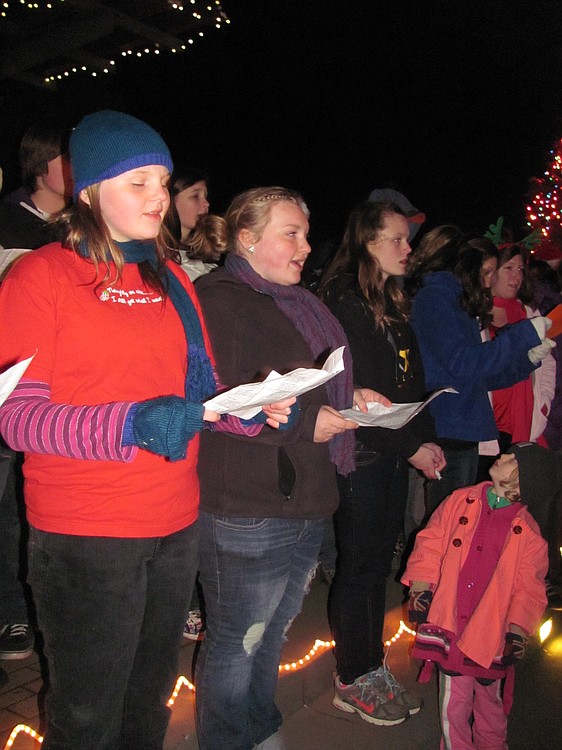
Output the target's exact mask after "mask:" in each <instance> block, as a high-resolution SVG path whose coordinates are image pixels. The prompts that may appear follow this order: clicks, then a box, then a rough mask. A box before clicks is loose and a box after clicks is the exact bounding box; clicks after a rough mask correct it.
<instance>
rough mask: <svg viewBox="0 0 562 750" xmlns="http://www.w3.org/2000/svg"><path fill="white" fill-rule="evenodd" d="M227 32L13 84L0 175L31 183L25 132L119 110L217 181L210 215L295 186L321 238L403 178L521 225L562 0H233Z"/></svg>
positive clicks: (409, 189)
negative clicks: (111, 69) (168, 50)
mask: <svg viewBox="0 0 562 750" xmlns="http://www.w3.org/2000/svg"><path fill="white" fill-rule="evenodd" d="M222 4H223V8H224V10H225V11H226V13H227V14H228V16H229V18H230V19H231V24H230V26H228V27H227V28H226V29H224V30H221V31H215V30H209V31H208V32H207V33H206V35H205V37H204V38H203V39H202V40H200V41H197V42H196V44H194V45H193V47H192V48H190V49H189V50H188V52H187V53H185V54H183V55H181V56H171V55H161V56H160V57H159V58H151V59H147V58H146V59H145V60H142V59H141V60H139V61H135V60H131V61H124V62H123V63H121V62H119V63H118V69H117V72H116V73H115V74H114V75H111V76H104V77H102V78H97V79H92V78H88V77H83V78H78V77H76V78H75V79H74V80H71V81H68V82H66V83H64V84H63V85H62V86H61V87H60V88H59V89H58V91H57V93H55V94H52V93H50V94H48V93H46V92H41V91H39V90H36V89H27V88H25V87H24V86H22V85H21V84H19V85H17V86H16V85H15V84H14V85H13V86H8V87H4V89H3V90H2V93H1V94H0V127H1V132H2V136H3V137H2V139H1V153H0V164H1V165H2V166H3V168H4V180H5V188H12V187H15V186H16V183H17V182H18V175H17V161H16V154H17V146H18V143H19V139H20V137H21V135H22V133H23V131H24V130H25V128H26V127H27V126H28V125H29V124H30V123H31V122H32V121H34V120H35V119H37V118H38V117H41V116H43V115H45V114H49V113H51V112H52V111H56V112H58V113H60V115H61V117H65V118H67V119H69V120H70V121H71V122H73V123H75V122H76V121H77V120H78V119H79V118H80V117H81V116H82V115H83V114H85V113H86V112H88V111H93V110H95V109H99V108H103V107H113V108H116V109H122V110H125V111H127V112H130V113H131V114H134V115H136V116H138V117H141V118H143V119H146V120H147V121H148V122H150V123H151V124H152V125H153V126H154V127H156V128H157V129H159V130H160V131H161V132H162V134H163V135H164V137H165V138H166V140H167V142H168V143H169V145H170V148H171V150H172V154H173V156H174V159H175V160H176V161H184V160H188V161H191V162H194V163H196V164H198V165H203V166H205V167H206V168H207V169H208V171H209V172H210V174H211V209H212V210H215V211H219V212H220V211H222V210H223V209H224V208H225V207H226V205H227V204H228V201H229V200H230V198H231V197H232V196H233V195H234V194H235V193H236V192H237V191H240V190H242V189H245V188H247V187H250V186H253V185H265V184H281V185H286V186H288V187H292V188H295V189H298V190H300V191H301V192H302V193H303V194H304V196H305V199H306V200H307V202H308V204H309V206H310V209H311V212H312V219H311V226H312V237H313V239H314V240H315V241H316V242H320V240H322V239H324V238H327V237H332V236H333V237H338V236H339V235H340V234H341V231H342V228H343V224H344V221H345V218H346V215H347V213H348V212H349V210H350V209H351V208H352V206H353V205H354V204H355V203H356V202H358V201H359V200H362V199H364V198H366V197H367V196H368V194H369V192H370V191H371V190H372V189H373V188H375V187H382V186H386V185H388V184H393V185H394V186H396V187H398V188H399V189H401V190H402V192H404V193H405V194H406V195H407V196H408V197H409V198H410V200H411V201H412V203H414V205H415V206H417V207H418V208H420V209H422V210H424V211H425V212H426V214H427V217H428V221H427V224H426V228H429V227H430V226H434V225H436V224H439V223H443V222H454V223H458V224H460V225H461V226H462V227H464V228H466V229H467V230H475V231H480V230H481V231H484V230H485V229H486V228H487V226H488V224H489V223H490V222H492V221H494V222H495V220H496V219H497V218H498V216H500V215H504V216H505V217H506V224H508V225H510V226H512V227H513V229H514V231H515V233H516V236H520V235H521V233H523V232H525V231H526V228H525V225H524V207H525V198H524V195H525V193H526V191H527V189H528V180H529V178H530V177H531V176H533V175H540V174H542V172H543V171H544V168H545V165H546V160H547V157H548V152H549V149H550V147H551V146H552V143H553V142H554V140H555V139H557V138H560V137H562V3H561V2H559V0H533V2H532V3H531V2H526V3H518V2H516V0H510V1H507V0H488V1H487V2H482V1H481V0H473V1H472V2H471V1H470V0H447V1H446V0H434V1H432V0H403V1H399V0H386V1H385V2H381V1H379V0H359V1H358V2H354V1H353V0H340V2H327V3H324V2H320V1H316V0H224V1H223V3H222Z"/></svg>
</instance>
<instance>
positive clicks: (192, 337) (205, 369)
mask: <svg viewBox="0 0 562 750" xmlns="http://www.w3.org/2000/svg"><path fill="white" fill-rule="evenodd" d="M115 244H116V245H117V247H118V248H119V250H121V252H122V253H123V258H124V260H125V263H142V262H143V261H146V260H147V261H148V262H149V263H150V265H151V266H152V267H153V268H154V269H155V270H156V269H157V267H158V260H157V256H156V244H155V242H154V241H152V240H130V241H129V242H116V243H115ZM164 271H165V278H164V283H165V286H166V287H167V291H168V297H169V299H170V301H171V302H172V304H173V306H174V308H175V310H176V312H177V314H178V315H179V316H180V320H181V322H182V325H183V330H184V332H185V338H186V341H187V363H188V370H187V375H186V379H185V398H186V399H187V400H188V401H191V402H196V403H197V402H201V401H204V400H205V399H207V398H209V397H210V396H212V395H213V394H214V393H215V392H216V390H217V388H216V383H215V377H214V374H213V367H212V365H211V362H210V360H209V356H208V354H207V351H206V349H205V342H204V340H203V331H202V330H201V322H200V320H199V315H198V314H197V310H196V309H195V307H194V305H193V302H192V301H191V298H190V296H189V294H188V293H187V291H186V289H185V288H184V287H183V285H182V283H181V281H180V280H179V279H178V277H177V276H176V275H175V274H174V273H172V271H170V269H169V268H167V267H165V268H164Z"/></svg>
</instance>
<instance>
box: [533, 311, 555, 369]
mask: <svg viewBox="0 0 562 750" xmlns="http://www.w3.org/2000/svg"><path fill="white" fill-rule="evenodd" d="M529 320H530V321H531V323H532V324H533V326H534V328H535V331H536V332H537V333H538V335H539V338H540V340H541V341H542V340H543V339H545V338H546V332H547V331H548V329H549V328H550V327H551V326H552V320H551V319H550V318H543V317H541V316H540V315H537V317H536V318H529ZM543 359H544V357H543ZM531 361H532V360H531Z"/></svg>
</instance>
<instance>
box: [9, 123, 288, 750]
mask: <svg viewBox="0 0 562 750" xmlns="http://www.w3.org/2000/svg"><path fill="white" fill-rule="evenodd" d="M70 154H71V163H72V168H73V174H74V186H75V193H74V198H75V205H74V206H73V207H72V208H71V209H69V210H68V211H67V212H66V214H65V215H64V216H63V226H64V228H65V230H66V240H65V241H64V242H63V243H62V244H59V243H54V244H50V245H46V246H45V247H42V248H40V249H38V250H36V251H34V252H33V253H30V254H28V255H27V256H26V257H24V258H22V259H21V261H19V262H18V263H17V264H16V265H15V266H14V267H13V269H12V270H11V271H10V273H9V274H8V276H7V278H6V280H5V281H4V282H3V284H2V287H1V290H0V316H1V319H2V321H3V336H2V339H1V341H0V367H4V368H5V367H7V366H8V365H10V364H12V363H13V362H16V361H18V360H21V359H23V358H26V357H29V356H30V355H32V354H34V353H35V357H34V359H33V361H32V363H31V365H30V366H29V369H28V370H27V372H26V375H25V378H24V379H23V380H22V381H21V382H20V383H19V385H18V386H17V388H16V389H15V391H14V392H13V394H12V395H11V396H10V398H8V399H7V401H6V402H5V403H4V405H3V406H2V408H1V409H0V429H1V431H2V433H3V435H4V437H5V439H6V440H7V442H8V443H9V444H10V445H11V446H12V447H13V448H15V449H16V450H18V451H24V452H25V467H24V475H25V496H26V504H27V516H28V519H29V524H30V539H29V571H30V575H29V578H30V583H31V585H32V588H33V595H34V600H35V604H36V606H37V616H38V621H39V626H40V628H41V631H42V634H43V638H44V643H45V654H46V656H47V659H48V663H49V677H50V690H49V693H48V696H47V704H46V707H47V728H46V734H45V738H44V742H43V747H44V748H45V750H53V749H54V748H56V750H66V749H68V750H71V749H72V750H77V748H80V750H110V749H111V750H116V749H117V748H121V749H123V750H124V748H133V747H134V748H135V749H136V750H142V749H143V748H144V749H145V750H157V748H161V747H162V742H163V739H164V735H165V732H166V726H167V723H168V717H169V709H168V708H167V706H166V701H167V699H168V698H169V696H170V694H171V692H172V690H173V687H174V683H175V680H176V677H177V673H176V662H177V654H178V647H179V643H180V641H181V634H182V628H183V623H184V622H185V617H186V614H187V608H188V605H189V600H188V597H189V595H190V593H191V591H192V588H193V582H194V579H195V573H196V569H197V559H198V533H199V532H198V526H197V523H196V521H197V509H198V501H199V485H198V480H197V475H196V466H197V454H198V449H199V432H200V431H201V429H202V428H203V426H204V425H205V424H209V423H211V422H215V423H216V425H215V427H216V429H224V430H228V429H231V428H232V420H231V421H230V422H229V420H225V421H221V423H220V425H219V423H218V422H217V420H218V415H217V414H216V413H215V412H211V411H208V410H206V409H205V407H204V406H203V405H202V402H203V401H205V400H206V399H207V398H208V397H210V396H211V395H213V394H214V393H215V391H216V390H217V385H216V383H215V376H214V368H213V360H212V355H211V351H210V347H209V342H208V337H207V333H206V330H205V326H204V324H203V321H202V318H201V314H200V309H199V305H198V302H197V300H196V297H195V295H194V292H193V288H192V286H191V283H190V282H189V280H188V278H187V276H186V275H185V274H184V273H183V272H182V271H181V270H180V269H179V267H178V266H177V265H176V264H174V263H173V262H172V260H171V256H172V255H173V252H174V251H173V250H171V249H170V248H169V247H168V238H167V237H166V236H165V230H164V229H163V226H162V220H163V218H164V215H165V213H166V210H167V209H168V206H169V200H170V199H169V193H168V180H169V175H170V172H171V170H172V160H171V157H170V153H169V151H168V148H167V146H166V144H165V143H164V141H163V140H162V138H161V137H160V135H158V133H156V132H155V131H154V130H153V129H152V128H150V127H149V126H148V125H146V124H145V123H143V122H141V121H139V120H137V119H135V118H134V117H130V116H128V115H125V114H122V113H119V112H112V111H105V112H97V113H95V114H92V115H89V116H87V117H86V118H84V119H83V120H82V122H81V123H80V124H79V125H78V126H77V128H76V129H75V130H74V132H73V134H72V137H71V142H70ZM288 413H289V406H288V405H287V404H284V405H281V406H280V407H278V409H277V410H271V409H269V410H267V415H268V417H269V419H268V421H269V424H270V425H271V426H272V427H275V426H278V423H279V421H286V420H287V415H288ZM262 427H263V425H253V426H251V427H247V428H246V429H251V430H253V432H256V431H259V430H261V429H262ZM234 428H235V429H238V430H240V429H243V427H242V426H241V425H239V424H235V425H234Z"/></svg>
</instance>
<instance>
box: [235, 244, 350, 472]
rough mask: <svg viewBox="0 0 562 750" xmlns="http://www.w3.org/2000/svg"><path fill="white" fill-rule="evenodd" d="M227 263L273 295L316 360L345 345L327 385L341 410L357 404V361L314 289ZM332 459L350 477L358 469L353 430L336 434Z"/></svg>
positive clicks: (243, 279) (240, 260) (239, 277)
mask: <svg viewBox="0 0 562 750" xmlns="http://www.w3.org/2000/svg"><path fill="white" fill-rule="evenodd" d="M225 266H226V268H227V270H228V272H229V273H230V274H232V276H233V277H234V278H235V279H237V280H238V281H241V282H243V283H244V284H247V285H248V286H249V287H251V288H252V289H255V290H256V291H257V292H261V293H262V294H267V295H268V296H269V297H271V298H272V299H273V300H274V302H275V304H276V305H277V307H278V308H279V309H280V310H281V312H282V313H284V315H286V316H287V317H288V318H289V320H290V321H291V322H292V323H293V325H294V326H295V328H296V329H297V331H298V332H299V333H300V334H301V336H302V337H303V338H304V340H305V341H306V343H307V344H308V346H309V347H310V351H311V352H312V356H313V357H314V359H315V360H317V359H318V357H320V355H322V354H324V353H330V352H332V351H334V350H335V349H338V348H339V347H340V346H345V350H344V354H343V359H344V364H345V370H344V371H343V372H340V373H338V374H337V375H336V376H335V377H333V378H332V379H331V380H329V381H328V382H327V383H326V385H325V387H326V391H327V393H328V400H329V402H330V406H332V407H333V408H334V409H337V410H338V411H339V410H340V409H347V408H349V407H350V406H351V405H352V403H353V364H352V361H351V354H350V352H349V344H348V343H347V338H346V335H345V333H344V330H343V328H342V327H341V325H340V324H339V322H338V321H337V320H336V318H335V317H334V316H333V315H332V313H331V312H330V311H329V310H328V308H327V307H326V306H325V305H324V304H323V303H322V302H320V300H319V299H317V297H315V296H314V295H313V294H312V293H311V292H309V291H308V290H306V289H304V288H303V287H300V286H296V285H294V286H282V285H281V284H275V283H273V282H272V281H267V280H266V279H264V278H263V277H262V276H260V275H259V274H257V273H256V272H255V271H254V269H253V268H252V266H251V265H250V264H249V263H248V261H246V260H245V259H244V258H241V257H240V256H237V255H232V254H230V253H229V254H228V255H227V257H226V262H225ZM329 448H330V459H331V461H332V463H333V464H334V465H335V466H336V468H337V470H338V472H339V473H340V474H343V475H344V476H346V475H347V474H349V472H350V471H353V470H354V469H355V436H354V434H353V431H351V430H346V431H345V432H342V433H340V434H339V435H335V436H334V437H333V438H332V439H331V440H330V444H329Z"/></svg>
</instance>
